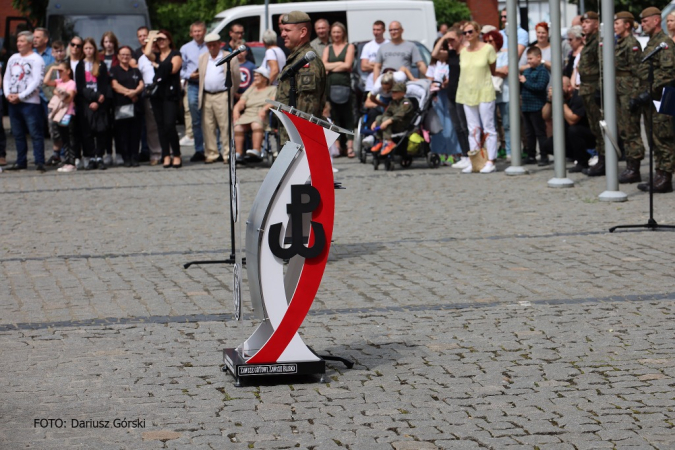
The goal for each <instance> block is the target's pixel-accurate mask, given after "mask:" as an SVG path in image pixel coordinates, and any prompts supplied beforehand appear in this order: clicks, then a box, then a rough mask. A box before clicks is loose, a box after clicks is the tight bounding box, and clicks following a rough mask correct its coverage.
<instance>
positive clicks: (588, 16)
mask: <svg viewBox="0 0 675 450" xmlns="http://www.w3.org/2000/svg"><path fill="white" fill-rule="evenodd" d="M584 20H598V13H596V12H595V11H588V12H587V13H585V14H584V15H583V16H581V21H582V22H583V21H584Z"/></svg>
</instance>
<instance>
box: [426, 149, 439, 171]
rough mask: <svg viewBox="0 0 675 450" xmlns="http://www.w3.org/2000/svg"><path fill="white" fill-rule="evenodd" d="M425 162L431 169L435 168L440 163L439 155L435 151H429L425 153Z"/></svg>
mask: <svg viewBox="0 0 675 450" xmlns="http://www.w3.org/2000/svg"><path fill="white" fill-rule="evenodd" d="M427 164H428V165H429V167H431V168H432V169H435V168H436V167H438V166H440V165H441V157H440V156H438V155H437V154H436V153H429V154H428V155H427Z"/></svg>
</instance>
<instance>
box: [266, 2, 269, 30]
mask: <svg viewBox="0 0 675 450" xmlns="http://www.w3.org/2000/svg"><path fill="white" fill-rule="evenodd" d="M269 29H270V0H265V30H269Z"/></svg>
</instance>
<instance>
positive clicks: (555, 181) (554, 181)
mask: <svg viewBox="0 0 675 450" xmlns="http://www.w3.org/2000/svg"><path fill="white" fill-rule="evenodd" d="M548 187H551V188H571V187H574V181H572V180H570V179H569V178H551V179H550V180H548Z"/></svg>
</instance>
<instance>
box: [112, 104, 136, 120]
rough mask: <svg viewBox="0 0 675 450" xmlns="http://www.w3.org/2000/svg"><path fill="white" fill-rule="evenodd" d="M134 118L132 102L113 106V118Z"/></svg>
mask: <svg viewBox="0 0 675 450" xmlns="http://www.w3.org/2000/svg"><path fill="white" fill-rule="evenodd" d="M133 118H134V104H133V103H131V104H128V105H122V106H116V107H115V120H126V119H133Z"/></svg>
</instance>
